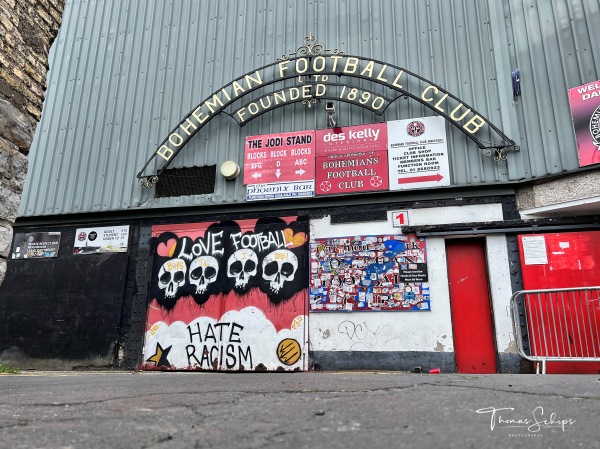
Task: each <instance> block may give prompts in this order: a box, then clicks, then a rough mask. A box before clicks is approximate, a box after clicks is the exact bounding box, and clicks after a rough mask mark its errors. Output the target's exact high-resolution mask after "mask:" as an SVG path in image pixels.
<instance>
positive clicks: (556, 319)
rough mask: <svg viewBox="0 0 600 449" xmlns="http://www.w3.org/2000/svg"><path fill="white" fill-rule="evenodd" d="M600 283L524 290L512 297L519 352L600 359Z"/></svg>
mask: <svg viewBox="0 0 600 449" xmlns="http://www.w3.org/2000/svg"><path fill="white" fill-rule="evenodd" d="M599 298H600V287H582V288H568V289H548V290H522V291H518V292H515V293H514V294H513V295H512V296H511V298H510V310H511V316H512V322H513V327H514V332H515V336H516V340H517V346H518V349H519V353H520V354H521V356H522V357H524V358H525V359H527V360H530V361H532V362H535V363H536V373H538V374H539V372H540V365H541V371H542V374H546V363H547V362H566V361H568V362H600V333H599V328H600V325H599V324H598V322H599V321H600V303H599V301H598V299H599Z"/></svg>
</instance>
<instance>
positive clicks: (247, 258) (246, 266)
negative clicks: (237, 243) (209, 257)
mask: <svg viewBox="0 0 600 449" xmlns="http://www.w3.org/2000/svg"><path fill="white" fill-rule="evenodd" d="M257 268H258V256H257V255H256V253H255V252H254V251H252V250H251V249H238V250H237V251H236V252H234V253H233V254H232V255H231V256H229V260H228V261H227V276H228V277H230V278H235V287H237V288H244V287H246V285H248V281H250V278H251V277H252V276H255V275H256V271H257Z"/></svg>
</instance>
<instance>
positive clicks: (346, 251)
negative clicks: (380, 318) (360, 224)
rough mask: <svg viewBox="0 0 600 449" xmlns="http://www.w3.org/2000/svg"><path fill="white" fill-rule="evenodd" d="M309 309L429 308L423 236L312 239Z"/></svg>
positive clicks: (389, 309)
mask: <svg viewBox="0 0 600 449" xmlns="http://www.w3.org/2000/svg"><path fill="white" fill-rule="evenodd" d="M310 256H311V257H310V310H311V311H313V312H326V311H347V312H351V311H355V310H363V311H370V310H387V311H402V310H412V311H417V310H419V311H421V310H430V299H429V282H428V274H427V251H426V247H425V240H424V239H423V238H419V237H417V236H416V235H378V236H353V237H342V238H329V239H316V240H312V241H311V244H310Z"/></svg>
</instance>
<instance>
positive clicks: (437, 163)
mask: <svg viewBox="0 0 600 449" xmlns="http://www.w3.org/2000/svg"><path fill="white" fill-rule="evenodd" d="M388 158H389V183H390V190H405V189H420V188H426V187H440V186H447V185H450V165H449V164H448V145H447V138H446V121H445V120H444V118H443V117H422V118H417V119H408V120H396V121H392V122H388Z"/></svg>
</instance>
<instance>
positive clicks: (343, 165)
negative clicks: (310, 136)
mask: <svg viewBox="0 0 600 449" xmlns="http://www.w3.org/2000/svg"><path fill="white" fill-rule="evenodd" d="M387 133H388V131H387V125H386V124H385V123H376V124H373V125H359V126H349V127H343V128H329V129H322V130H318V131H317V132H316V170H315V171H316V177H315V189H316V192H317V194H319V195H330V194H336V193H353V192H367V191H372V190H387V188H388V177H387V171H388V170H387V168H388V161H387Z"/></svg>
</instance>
